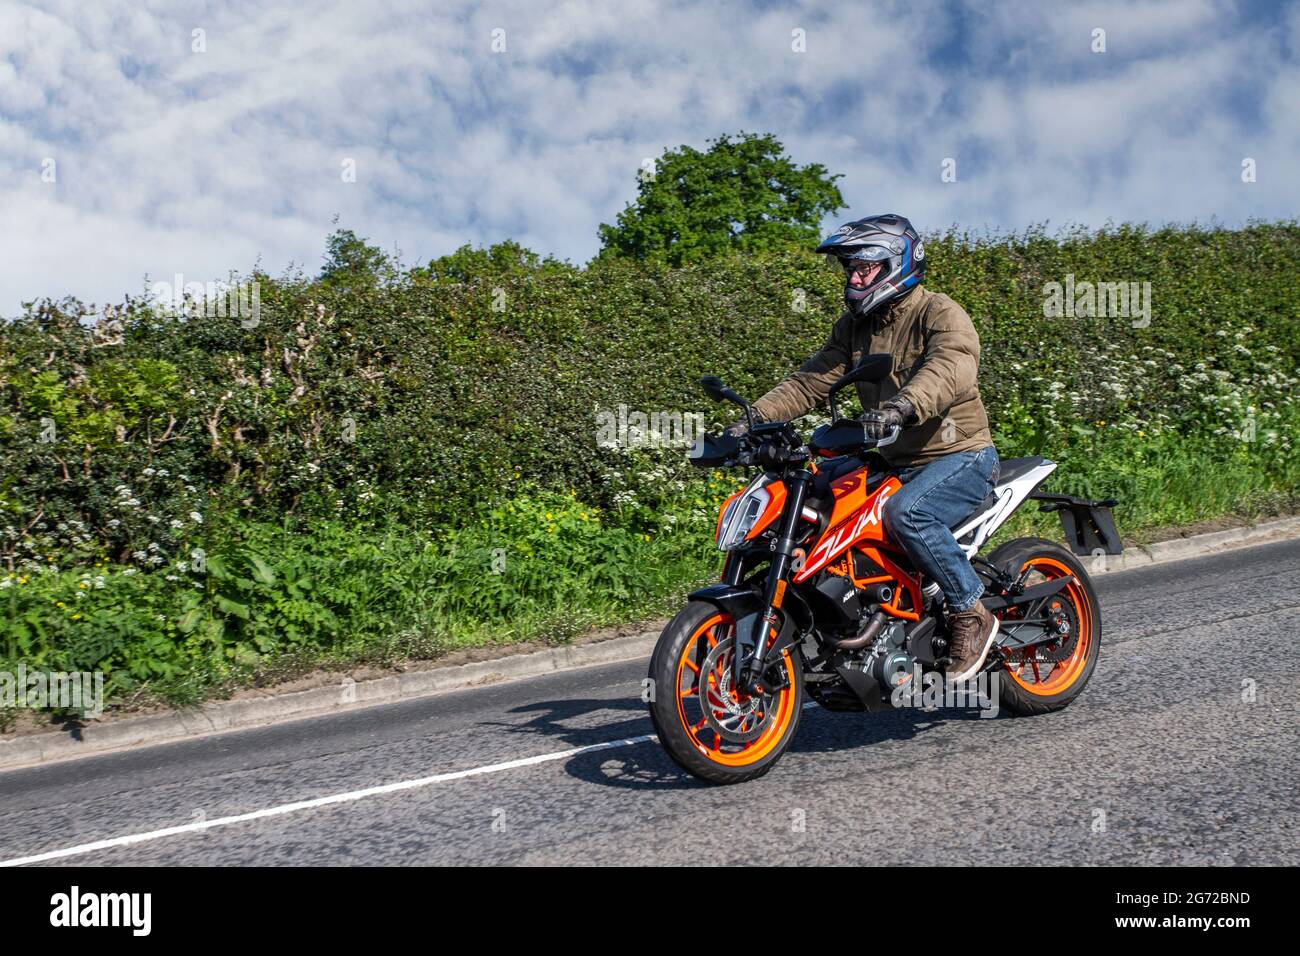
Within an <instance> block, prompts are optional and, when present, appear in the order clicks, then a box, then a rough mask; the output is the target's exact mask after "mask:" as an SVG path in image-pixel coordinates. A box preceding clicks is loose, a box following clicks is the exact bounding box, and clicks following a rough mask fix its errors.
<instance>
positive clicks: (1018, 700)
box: [989, 538, 1101, 716]
mask: <svg viewBox="0 0 1300 956" xmlns="http://www.w3.org/2000/svg"><path fill="white" fill-rule="evenodd" d="M989 561H990V562H991V563H992V564H994V565H996V566H997V567H999V568H1002V569H1003V570H1004V571H1006V572H1007V573H1008V574H1010V575H1011V576H1012V577H1016V576H1018V575H1019V574H1020V573H1021V571H1023V570H1024V569H1025V568H1026V567H1032V569H1033V570H1032V572H1031V574H1030V577H1029V578H1028V580H1027V582H1026V583H1027V585H1032V584H1036V583H1042V581H1044V580H1049V579H1053V578H1058V577H1067V576H1071V575H1072V576H1073V577H1074V578H1076V579H1077V582H1078V583H1077V584H1069V585H1066V586H1065V588H1063V589H1062V590H1061V591H1060V592H1059V594H1058V597H1059V598H1060V610H1061V612H1062V613H1063V614H1064V616H1065V618H1066V620H1067V621H1068V622H1069V623H1070V626H1071V627H1072V628H1073V629H1075V633H1074V635H1073V636H1074V638H1075V643H1074V645H1073V648H1074V650H1073V652H1072V653H1070V655H1069V656H1068V657H1067V658H1066V659H1065V660H1063V661H1060V662H1056V663H1052V664H1044V663H1038V662H1035V661H1032V660H1030V655H1029V654H1027V653H1021V654H1019V655H1008V654H1005V653H1003V652H1001V651H999V650H998V649H997V648H995V649H994V650H993V651H990V653H999V654H1002V656H1003V658H1004V659H1005V667H1006V669H1005V670H1002V671H1000V672H999V674H998V683H999V685H1000V686H1001V698H1002V704H1003V706H1004V707H1006V708H1007V709H1008V710H1010V711H1011V712H1012V713H1013V714H1017V715H1020V716H1030V715H1034V714H1049V713H1052V712H1053V711H1057V710H1061V709H1063V708H1064V707H1067V706H1068V705H1069V704H1070V702H1071V701H1073V700H1074V699H1075V698H1076V697H1078V696H1079V694H1081V693H1082V692H1083V688H1084V687H1085V686H1086V685H1087V683H1088V680H1089V679H1090V678H1091V677H1092V672H1093V670H1095V669H1096V667H1097V658H1098V657H1099V656H1100V655H1101V605H1100V604H1099V603H1098V601H1097V592H1096V589H1095V588H1094V587H1093V584H1092V579H1091V578H1090V577H1089V576H1088V572H1087V571H1085V570H1084V567H1083V565H1082V564H1081V563H1080V561H1079V559H1078V558H1077V557H1076V556H1075V555H1074V553H1073V552H1072V551H1070V550H1069V549H1067V548H1065V547H1063V546H1062V545H1060V544H1058V543H1057V542H1055V541H1048V540H1046V539H1044V538H1017V539H1016V540H1014V541H1008V542H1007V543H1006V544H1004V545H1001V546H1000V547H998V548H997V549H996V550H995V551H994V552H993V553H992V554H991V555H989ZM1012 610H1014V609H1012ZM1006 614H1007V612H998V614H997V617H998V618H999V620H1000V621H1003V622H1005V623H1008V624H1009V623H1014V616H1004V615H1006ZM1050 649H1051V648H1050V646H1049V650H1050Z"/></svg>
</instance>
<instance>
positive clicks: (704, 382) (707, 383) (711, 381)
mask: <svg viewBox="0 0 1300 956" xmlns="http://www.w3.org/2000/svg"><path fill="white" fill-rule="evenodd" d="M700 387H701V388H703V389H704V394H706V395H708V396H709V398H711V399H713V400H714V401H715V402H724V401H726V397H725V396H724V395H723V394H722V393H723V392H725V391H726V390H727V386H726V385H724V384H723V383H722V379H720V378H718V376H716V375H705V376H704V377H703V378H701V379H700Z"/></svg>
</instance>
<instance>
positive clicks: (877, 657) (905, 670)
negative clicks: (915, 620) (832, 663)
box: [862, 620, 916, 693]
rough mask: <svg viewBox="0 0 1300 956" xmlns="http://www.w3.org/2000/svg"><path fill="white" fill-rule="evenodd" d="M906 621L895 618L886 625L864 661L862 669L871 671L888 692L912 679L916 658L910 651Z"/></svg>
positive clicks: (867, 671)
mask: <svg viewBox="0 0 1300 956" xmlns="http://www.w3.org/2000/svg"><path fill="white" fill-rule="evenodd" d="M906 642H907V627H906V624H905V622H903V621H899V620H894V621H891V622H890V623H889V624H887V625H885V627H884V629H883V630H882V631H881V632H880V635H879V636H878V637H877V638H876V640H875V643H874V644H872V645H871V648H870V650H868V651H867V653H866V656H865V657H864V659H863V661H862V669H863V671H865V672H866V673H869V674H870V675H871V676H872V677H874V678H875V679H876V681H877V682H878V683H879V684H880V686H881V688H882V689H883V690H885V691H886V692H887V693H888V692H892V691H893V690H894V688H895V687H901V686H902V685H903V684H906V683H907V682H908V681H909V680H911V679H912V668H913V665H914V664H916V658H914V657H913V656H912V655H911V654H909V653H908V651H907V647H906Z"/></svg>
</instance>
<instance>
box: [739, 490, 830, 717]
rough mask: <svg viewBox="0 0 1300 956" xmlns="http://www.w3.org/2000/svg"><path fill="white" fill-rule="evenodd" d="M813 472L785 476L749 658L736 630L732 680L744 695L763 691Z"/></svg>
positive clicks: (778, 628)
mask: <svg viewBox="0 0 1300 956" xmlns="http://www.w3.org/2000/svg"><path fill="white" fill-rule="evenodd" d="M812 480H813V474H812V472H811V471H809V470H808V469H806V468H802V469H800V470H799V471H796V472H795V473H794V474H793V475H790V476H789V477H787V478H786V483H787V488H788V491H787V497H786V506H785V514H783V515H782V516H781V526H780V527H779V528H778V529H777V532H776V538H775V540H773V542H772V563H771V566H770V567H769V568H768V572H767V579H766V581H765V583H764V586H763V605H762V608H761V609H760V610H759V613H758V616H757V618H756V620H755V621H754V626H753V632H752V636H753V647H754V651H753V653H752V654H750V655H749V656H748V657H746V656H745V655H744V653H743V650H744V642H743V641H742V640H741V635H740V631H739V628H737V631H736V653H735V654H733V655H732V664H731V666H732V673H731V676H732V682H733V683H734V685H735V686H736V688H737V689H738V690H740V691H742V692H743V693H745V694H750V695H754V694H760V693H762V691H763V686H762V676H763V669H764V667H765V666H766V663H767V660H766V659H767V650H768V640H767V636H768V634H769V633H770V632H771V631H772V630H773V629H775V630H777V631H778V632H779V631H780V622H779V621H778V620H777V615H776V612H777V611H778V610H780V608H781V602H782V599H783V598H784V597H785V589H786V587H787V586H788V585H789V582H788V581H787V580H786V576H787V575H788V574H789V573H790V562H791V560H792V555H793V554H794V550H795V537H794V536H795V530H796V529H797V528H798V526H799V518H800V515H802V513H803V504H804V499H805V498H807V496H808V486H809V485H810V484H812Z"/></svg>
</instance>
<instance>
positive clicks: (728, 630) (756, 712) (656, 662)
mask: <svg viewBox="0 0 1300 956" xmlns="http://www.w3.org/2000/svg"><path fill="white" fill-rule="evenodd" d="M734 638H735V620H734V619H733V618H732V617H731V616H730V615H729V614H727V613H725V612H723V611H720V610H718V608H716V607H714V606H713V605H712V604H708V603H705V602H703V601H692V602H690V603H689V604H687V605H686V607H685V608H683V609H682V611H681V612H680V613H678V615H677V616H676V617H674V618H673V619H672V620H671V621H669V622H668V626H667V627H665V628H664V630H663V633H662V634H661V635H660V637H659V642H658V643H657V644H656V645H655V650H654V654H653V655H652V656H651V658H650V679H651V681H652V684H651V687H652V689H653V691H654V693H653V698H652V700H651V701H650V720H651V721H652V722H653V723H654V727H655V733H656V734H658V735H659V741H660V743H662V744H663V747H664V750H666V751H667V752H668V756H670V757H671V758H672V759H673V761H674V762H675V763H676V764H677V765H678V766H679V767H681V768H682V769H683V770H685V771H687V772H688V773H690V774H693V775H694V776H696V777H699V778H700V779H701V780H707V781H708V782H710V783H722V784H727V783H743V782H744V781H746V780H753V779H755V778H757V777H761V776H762V775H763V774H765V773H767V772H768V771H769V770H771V769H772V767H773V766H774V765H775V764H776V762H777V761H778V760H780V759H781V755H782V754H784V753H785V750H786V748H787V747H788V746H789V745H790V741H791V740H793V739H794V735H795V731H796V730H798V728H799V714H800V712H801V710H802V705H803V667H802V661H801V660H800V658H799V652H798V650H797V649H796V648H790V649H788V650H786V651H785V652H784V653H783V654H782V655H781V658H780V670H781V672H782V673H783V675H784V677H785V679H786V680H787V681H789V686H787V687H785V688H783V689H781V690H778V691H774V692H773V693H772V694H770V695H768V696H766V697H763V698H750V697H748V696H746V695H743V694H738V693H736V692H735V691H734V690H732V688H731V686H730V672H729V661H730V657H729V655H728V653H727V647H728V646H729V645H730V644H731V642H733V641H734ZM733 708H734V709H733Z"/></svg>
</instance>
